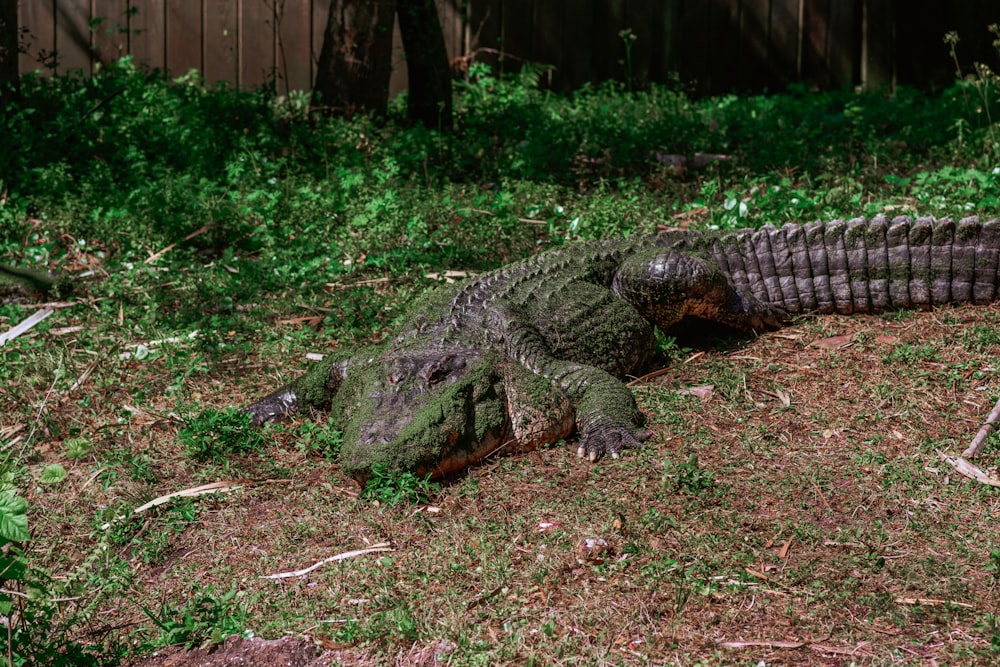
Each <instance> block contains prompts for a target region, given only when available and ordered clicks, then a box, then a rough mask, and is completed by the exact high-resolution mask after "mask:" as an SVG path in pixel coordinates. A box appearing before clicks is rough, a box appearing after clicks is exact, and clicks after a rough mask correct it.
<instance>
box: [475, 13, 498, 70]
mask: <svg viewBox="0 0 1000 667" xmlns="http://www.w3.org/2000/svg"><path fill="white" fill-rule="evenodd" d="M500 2H501V0H472V1H470V2H469V34H470V37H471V39H470V43H469V46H470V50H471V52H472V53H474V54H475V60H476V61H478V62H482V63H486V64H487V65H489V66H490V68H491V69H492V70H493V71H494V72H496V71H498V66H499V63H500V57H499V54H498V53H497V51H500V50H501V49H502V48H503V45H502V44H501V43H500V11H501V9H500Z"/></svg>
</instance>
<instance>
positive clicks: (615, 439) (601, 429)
mask: <svg viewBox="0 0 1000 667" xmlns="http://www.w3.org/2000/svg"><path fill="white" fill-rule="evenodd" d="M651 435H652V433H650V432H649V431H634V429H633V428H630V427H628V426H625V425H624V424H615V423H609V424H595V425H594V426H592V427H591V428H589V429H586V430H585V431H584V433H583V434H582V435H581V436H580V448H579V449H577V450H576V455H577V456H579V457H580V458H588V459H590V461H591V462H594V461H596V460H597V459H599V458H601V457H603V456H610V457H611V458H613V459H617V458H618V457H619V456H620V454H621V451H622V450H623V449H625V448H626V447H641V446H642V443H644V442H645V441H647V440H649V438H650V436H651Z"/></svg>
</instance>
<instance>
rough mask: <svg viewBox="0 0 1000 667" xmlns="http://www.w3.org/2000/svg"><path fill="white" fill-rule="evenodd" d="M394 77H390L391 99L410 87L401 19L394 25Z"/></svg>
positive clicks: (397, 18) (397, 19)
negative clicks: (401, 31) (400, 24)
mask: <svg viewBox="0 0 1000 667" xmlns="http://www.w3.org/2000/svg"><path fill="white" fill-rule="evenodd" d="M392 26H393V27H392V75H391V76H390V77H389V99H392V98H393V97H395V96H396V95H398V94H399V93H401V92H403V91H404V90H406V89H407V88H409V86H410V73H409V71H408V70H407V69H406V51H405V50H404V49H403V36H402V34H401V33H400V32H399V17H398V16H397V17H396V20H395V21H393V24H392Z"/></svg>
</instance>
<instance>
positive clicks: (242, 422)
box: [177, 408, 269, 461]
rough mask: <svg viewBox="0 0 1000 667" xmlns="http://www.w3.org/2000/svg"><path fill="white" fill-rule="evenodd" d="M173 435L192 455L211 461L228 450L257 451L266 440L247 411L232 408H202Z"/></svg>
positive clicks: (260, 449)
mask: <svg viewBox="0 0 1000 667" xmlns="http://www.w3.org/2000/svg"><path fill="white" fill-rule="evenodd" d="M177 438H178V439H179V440H180V441H181V442H182V443H183V444H184V445H185V446H186V447H187V450H188V454H190V455H191V456H193V457H194V458H196V459H200V460H215V461H220V460H223V459H225V458H226V457H227V456H228V455H230V454H245V453H250V452H261V451H263V449H264V448H265V447H266V446H267V445H268V442H269V441H268V438H267V436H266V435H264V433H263V432H262V431H261V429H260V428H258V427H257V426H255V425H254V423H253V416H252V415H251V414H250V413H248V412H242V411H240V410H236V409H233V408H228V409H226V410H213V409H208V410H205V411H203V412H202V413H201V414H199V415H198V416H197V417H194V418H192V419H190V420H189V421H188V423H187V424H186V425H185V426H184V428H182V429H180V431H178V432H177Z"/></svg>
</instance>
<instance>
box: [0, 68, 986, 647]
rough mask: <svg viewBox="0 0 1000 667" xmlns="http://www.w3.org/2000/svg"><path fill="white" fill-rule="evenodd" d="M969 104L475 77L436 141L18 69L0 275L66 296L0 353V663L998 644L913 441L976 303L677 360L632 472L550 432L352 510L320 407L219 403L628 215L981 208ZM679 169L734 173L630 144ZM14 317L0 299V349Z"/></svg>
mask: <svg viewBox="0 0 1000 667" xmlns="http://www.w3.org/2000/svg"><path fill="white" fill-rule="evenodd" d="M981 76H983V77H986V76H987V73H981ZM986 83H988V82H987V81H986V80H985V79H979V80H973V81H968V82H963V83H961V84H957V85H956V86H955V87H954V88H952V89H949V90H946V91H941V92H939V93H937V94H934V95H930V94H924V93H919V92H916V91H911V90H901V91H899V92H897V93H895V94H891V95H890V94H886V93H882V92H878V93H875V92H873V93H851V92H832V93H823V94H807V93H805V92H802V91H794V90H793V91H791V92H789V93H787V94H782V95H773V96H768V97H725V98H712V99H704V100H692V99H689V98H687V97H686V96H685V95H684V94H682V93H680V92H678V91H676V90H672V89H669V88H657V89H653V90H648V91H640V92H631V93H630V92H627V91H624V90H622V89H620V88H616V87H613V86H605V87H598V88H595V89H590V90H584V91H580V92H579V93H577V94H576V95H574V96H573V97H570V98H562V97H557V96H553V95H551V94H549V93H546V92H543V91H541V90H539V89H538V88H537V87H536V86H535V85H534V81H533V79H532V73H531V72H527V73H526V74H525V75H524V76H523V77H522V78H520V79H515V80H498V79H495V78H493V77H492V76H490V75H489V74H488V73H487V72H484V71H479V72H475V73H474V77H473V78H472V80H470V82H469V83H468V84H467V85H465V86H464V87H462V90H461V91H460V92H459V95H458V99H457V102H458V107H457V108H458V121H457V128H456V130H455V132H454V134H450V135H439V134H436V133H433V132H427V131H424V130H422V129H419V128H409V127H405V126H404V125H403V124H402V123H401V122H400V121H399V120H398V117H394V118H391V119H389V120H388V121H387V122H385V123H375V122H373V121H371V120H369V119H357V120H354V121H352V122H345V121H341V120H336V119H316V118H311V117H309V116H308V115H307V113H306V111H305V109H304V106H303V104H302V101H303V100H302V98H300V97H293V98H291V99H275V98H272V97H269V96H268V95H266V94H264V93H257V92H248V93H234V92H232V91H214V90H207V89H205V88H204V87H202V86H201V85H200V82H198V81H197V79H196V78H194V77H192V76H187V77H182V78H181V79H180V80H178V81H176V82H174V83H173V84H171V85H168V84H167V82H164V81H162V80H160V79H157V78H155V77H149V76H146V75H144V74H143V73H141V72H139V71H137V70H136V69H135V68H134V67H133V66H132V65H131V63H129V62H128V61H123V62H121V63H119V64H118V65H116V66H114V67H110V68H108V70H106V71H105V72H104V74H103V75H102V76H99V77H97V78H95V79H87V80H72V79H53V80H43V79H29V80H27V81H26V82H25V102H24V103H23V105H22V106H21V107H19V108H18V109H15V110H13V111H12V112H11V113H8V114H7V115H6V116H5V117H4V118H3V119H2V120H3V123H4V124H5V126H4V132H5V136H7V137H9V138H10V140H9V141H5V142H4V143H3V145H2V146H0V164H5V165H9V166H8V167H7V168H6V169H5V171H4V172H3V173H0V179H2V189H3V192H4V197H3V198H2V204H0V259H2V260H3V261H7V262H10V263H13V264H16V265H21V266H47V267H49V268H51V269H54V270H56V271H58V272H61V273H68V274H71V275H74V276H76V277H77V283H78V286H77V291H76V292H75V293H74V294H73V295H72V296H71V297H69V298H67V299H66V300H67V302H70V303H71V304H72V305H68V306H66V307H60V308H58V309H57V311H56V313H55V315H53V316H51V317H50V318H49V319H47V320H46V321H45V322H43V323H42V324H40V325H38V326H37V327H36V328H35V329H33V330H32V331H31V332H30V333H29V334H26V335H22V336H21V337H19V338H17V339H15V340H14V341H13V342H11V343H9V344H7V345H5V346H4V347H2V348H0V405H2V409H0V443H2V447H3V451H4V453H5V462H4V464H3V466H2V467H0V500H2V501H3V502H6V503H8V504H6V505H2V506H0V510H2V516H3V517H4V521H6V522H7V523H0V538H2V539H6V540H7V541H8V546H7V547H6V549H7V551H5V552H4V556H3V557H4V558H5V559H9V560H10V563H12V566H11V569H9V570H7V572H6V574H4V575H3V577H4V582H3V584H4V585H3V588H4V591H6V592H4V593H3V595H4V596H6V597H3V598H0V603H2V604H4V605H6V606H4V607H3V614H4V615H5V616H7V617H9V618H11V619H12V622H11V632H10V633H8V634H6V635H4V633H2V632H0V648H2V649H3V650H2V651H0V654H3V655H6V656H7V658H8V659H9V661H10V662H13V663H14V664H24V663H30V664H39V665H45V664H51V665H60V664H66V663H67V662H71V663H75V664H87V663H88V661H89V662H90V663H92V664H116V663H130V662H133V661H135V660H138V659H140V658H141V657H142V656H144V655H148V654H149V653H150V652H152V651H156V650H161V651H162V650H172V649H167V647H169V646H185V647H198V646H200V645H202V644H205V643H211V642H216V641H218V640H221V639H223V638H224V637H225V636H227V635H230V634H237V635H244V636H247V635H250V634H252V635H254V636H259V637H266V638H277V637H281V636H285V635H294V636H299V637H307V638H309V639H310V641H313V642H315V643H317V644H318V645H319V646H320V647H322V648H323V649H324V650H326V651H328V652H329V653H330V654H332V655H335V656H336V658H337V660H339V662H340V663H341V664H345V665H351V664H384V663H386V662H391V661H394V660H398V661H399V662H400V663H401V664H417V663H418V662H419V660H420V659H426V656H427V655H433V654H434V653H435V652H437V653H439V654H440V656H441V657H440V659H441V660H447V661H450V664H456V665H478V664H482V665H487V664H488V665H495V664H581V665H583V664H587V665H591V664H593V665H616V664H665V663H670V662H679V663H681V664H703V665H709V664H733V663H738V664H757V663H758V662H759V661H764V662H766V663H778V664H829V663H830V662H844V663H849V662H852V661H853V662H857V663H873V664H887V663H890V662H891V663H893V664H924V663H926V662H927V661H930V660H935V661H937V662H938V663H939V664H957V663H963V662H964V663H968V664H971V663H975V662H982V661H986V660H989V659H991V658H995V656H996V651H997V650H1000V630H998V624H997V621H996V619H997V615H998V614H1000V609H998V602H1000V596H998V595H997V580H998V578H997V568H998V562H1000V559H998V557H997V554H998V553H1000V543H998V542H997V540H996V537H995V530H993V527H992V524H991V522H992V521H993V516H994V515H995V514H996V513H997V510H998V509H1000V507H998V506H997V502H998V501H997V497H996V494H995V493H994V492H993V491H992V490H991V489H989V488H987V487H984V486H978V485H975V484H973V483H971V482H968V481H966V480H965V479H964V478H961V477H959V476H957V475H956V474H955V473H953V472H951V471H950V469H949V468H948V467H947V466H945V465H944V464H942V463H941V462H940V461H939V459H938V457H937V454H936V452H937V450H939V449H940V450H943V451H946V452H951V453H954V452H956V451H960V449H961V448H964V446H965V444H966V443H967V441H968V440H969V439H970V438H971V436H972V435H973V433H974V432H975V430H976V429H977V428H978V426H979V423H980V422H981V421H982V419H983V417H984V415H986V414H987V413H988V412H989V408H990V407H991V405H992V403H993V401H994V400H995V397H996V395H997V393H998V392H1000V388H998V386H997V381H996V369H995V368H994V367H993V359H995V358H996V356H997V346H998V345H1000V339H998V338H997V336H996V335H995V331H996V329H997V321H998V317H1000V311H998V310H997V308H996V307H992V306H991V307H986V308H972V307H962V308H954V309H941V310H938V311H935V312H933V313H905V314H901V315H895V314H894V315H890V316H886V317H884V318H879V317H868V316H860V317H853V318H837V317H811V318H804V319H802V320H801V321H799V322H797V323H796V324H795V325H794V326H792V327H789V328H786V329H784V330H782V331H780V332H775V333H772V334H767V335H764V336H762V337H760V338H758V339H755V340H750V341H721V342H719V343H718V344H716V345H715V346H712V347H709V348H708V349H707V350H702V351H703V352H704V354H702V355H700V356H693V355H691V354H690V351H685V350H684V349H683V345H686V344H687V343H684V342H681V343H680V344H679V345H674V350H675V351H676V352H675V354H676V357H677V359H676V361H675V363H674V369H673V371H672V372H671V373H669V374H667V375H665V376H660V377H658V378H656V379H655V380H653V381H652V382H651V383H647V384H645V385H641V386H639V387H637V388H636V389H635V391H636V394H637V396H638V397H639V399H640V401H641V404H642V406H643V409H644V411H645V412H646V414H647V416H648V417H649V421H650V424H651V427H652V428H653V430H654V433H655V435H654V437H653V439H652V440H651V441H650V442H649V443H648V444H647V446H646V447H645V448H643V449H642V450H638V451H630V452H628V453H627V455H626V456H624V457H623V458H622V459H621V460H619V461H601V462H599V463H597V464H596V465H589V464H585V463H582V462H581V461H579V460H578V459H577V458H576V456H575V454H574V450H575V445H574V444H573V443H568V444H567V445H566V446H565V447H553V448H550V449H546V450H544V451H540V452H534V453H531V454H527V455H524V456H520V457H507V458H499V459H496V460H493V461H490V462H489V463H487V464H485V465H483V466H479V467H476V468H474V469H473V470H471V471H469V473H468V475H466V476H463V477H461V478H460V479H458V480H455V481H453V482H451V483H449V484H446V485H444V486H442V487H440V488H438V487H437V486H435V485H430V484H427V483H426V481H424V480H421V479H419V478H394V477H393V476H391V475H390V476H386V477H385V479H381V478H380V483H379V484H378V485H375V486H374V487H373V488H374V489H375V491H372V494H373V495H375V496H376V497H377V500H378V502H373V501H372V500H370V499H368V498H365V497H361V496H360V495H359V491H358V489H357V488H356V486H354V485H353V483H352V482H350V481H349V480H348V479H347V478H345V477H344V476H343V475H342V474H340V472H339V471H338V469H337V465H336V461H335V456H334V453H335V451H336V449H337V448H338V447H339V443H340V439H339V438H340V435H339V433H337V432H336V431H333V430H332V429H330V428H329V427H327V426H326V424H325V422H324V421H323V420H322V416H321V415H314V416H313V417H312V419H311V420H306V421H302V420H300V421H297V422H294V423H292V424H290V425H286V426H282V427H276V428H275V427H269V428H267V429H265V430H264V431H263V432H261V431H255V430H253V429H248V428H247V424H246V423H244V422H243V421H241V416H240V415H239V414H238V413H234V412H232V411H231V410H230V409H231V408H233V407H237V406H239V405H242V404H245V403H246V402H248V401H249V400H251V399H253V398H255V397H258V396H260V395H262V394H263V393H265V392H268V391H270V390H272V389H274V388H275V387H277V386H279V385H280V384H281V383H283V382H284V381H287V380H288V379H289V378H290V377H292V376H294V375H295V374H297V373H298V372H300V371H301V370H303V369H304V368H305V367H306V366H307V365H308V362H307V361H306V360H305V354H306V353H307V352H318V353H324V354H328V353H336V352H339V351H343V350H348V349H350V348H351V347H353V346H355V345H359V344H365V343H369V342H377V341H379V340H381V339H382V338H384V337H385V336H386V335H387V333H388V332H389V331H390V330H391V328H392V326H393V325H394V323H395V322H396V321H397V320H398V317H399V315H400V313H401V312H402V309H403V307H404V306H405V304H406V303H408V302H409V301H410V300H411V299H412V298H413V297H414V296H415V295H416V294H418V293H419V292H420V291H422V290H423V289H425V288H426V287H427V286H428V285H431V284H433V283H434V282H435V281H436V280H437V278H436V277H435V275H436V274H440V273H441V272H443V271H445V270H461V271H482V270H486V269H489V268H492V267H494V266H497V265H498V264H500V263H502V262H506V261H509V260H511V259H514V258H517V257H520V256H524V255H526V254H528V253H531V252H534V251H536V250H539V249H542V248H545V247H550V246H553V245H558V244H562V243H566V242H568V241H572V240H574V239H577V238H591V237H599V236H610V235H616V234H622V233H637V232H648V231H653V230H655V229H656V228H657V227H659V226H660V225H671V226H690V227H699V228H707V227H735V226H744V225H751V226H753V225H760V224H764V223H774V224H781V223H784V222H787V221H806V220H811V219H818V218H831V217H854V216H857V215H873V214H877V213H885V214H887V215H898V214H920V215H925V214H930V215H951V216H954V217H958V216H963V215H971V214H979V215H983V216H989V215H995V214H996V210H997V208H998V203H1000V172H998V171H997V170H996V168H995V167H994V165H995V164H996V155H997V152H998V148H1000V146H998V144H997V143H996V140H995V136H996V134H995V133H996V127H995V126H994V125H993V124H992V123H990V122H989V121H988V120H987V117H986V116H985V115H984V112H983V109H990V108H992V109H993V114H994V115H993V116H992V117H997V115H996V107H995V106H992V107H991V106H990V105H995V99H993V98H991V97H989V90H990V88H989V86H987V85H985V84H986ZM977 86H979V87H977ZM983 91H985V93H984V92H983ZM984 94H985V95H986V96H985V97H984V96H983V95H984ZM970 99H971V100H975V101H976V104H970V103H969V100H970ZM102 101H103V104H101V105H100V106H99V107H98V106H97V105H98V103H99V102H102ZM983 104H985V105H986V106H985V107H984V106H983ZM81 109H83V110H91V111H89V112H87V113H84V114H83V115H81V112H80V110H81ZM611 110H614V111H615V113H611ZM695 152H712V153H721V154H725V155H730V156H732V157H733V158H734V159H732V160H727V161H723V162H719V163H717V164H712V165H709V166H708V167H706V168H704V169H678V168H676V167H673V166H670V165H668V164H664V161H663V160H661V159H658V157H657V154H662V155H671V154H672V155H691V154H693V153H695ZM34 310H35V308H34V307H33V305H32V304H27V303H23V302H19V301H12V302H5V303H3V304H2V305H0V329H6V328H9V327H10V326H13V325H14V324H16V323H17V322H19V321H21V320H23V319H25V318H26V317H27V316H28V315H29V314H30V313H32V312H34ZM689 387H699V388H701V391H700V392H699V393H698V395H691V394H690V393H682V392H678V391H677V390H678V389H684V388H689ZM709 387H710V388H709ZM996 445H997V442H996V441H995V440H994V441H993V442H991V444H990V446H988V448H987V453H986V457H985V458H984V460H983V461H981V463H982V465H984V466H985V467H987V468H992V467H995V464H996V460H997V459H996V451H997V450H996ZM227 480H228V481H239V482H241V485H240V487H239V488H238V489H231V490H229V491H227V492H225V493H218V494H214V495H204V496H198V497H195V498H188V499H183V500H181V499H174V500H172V501H170V502H168V503H166V504H163V505H160V506H158V507H156V508H153V509H151V510H148V511H146V512H143V513H141V514H139V515H135V514H134V513H133V510H134V509H135V508H137V507H139V506H141V505H142V504H144V503H146V502H147V501H149V500H151V499H153V498H155V497H157V496H160V495H163V494H166V493H170V492H173V491H177V490H181V489H185V488H190V487H194V486H199V485H202V484H206V483H209V482H216V481H227ZM24 522H26V527H27V529H28V531H30V537H29V534H26V532H25V530H24V525H25V524H24ZM598 538H599V539H600V540H603V543H604V544H605V546H602V547H601V548H596V549H592V548H590V547H588V546H587V545H588V544H596V542H593V540H596V539H598ZM588 540H591V542H588ZM387 541H388V542H391V543H392V544H393V545H394V549H395V550H394V551H392V552H380V553H375V554H367V555H363V556H359V557H357V558H353V559H347V560H343V561H338V562H331V563H328V564H327V565H325V566H323V567H321V568H318V569H316V570H314V571H313V572H311V573H310V574H309V575H308V576H305V577H292V578H286V579H280V580H272V579H265V578H263V577H266V576H267V575H271V574H274V573H277V572H285V571H289V570H295V569H299V568H303V567H307V566H309V565H311V564H313V563H316V562H318V561H321V560H324V559H326V558H328V557H330V556H332V555H335V554H339V553H343V552H348V551H353V550H357V549H363V548H365V547H366V546H369V545H372V544H376V543H381V542H387ZM4 562H5V563H7V562H8V561H7V560H5V561H4ZM421 656H423V657H421Z"/></svg>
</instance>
